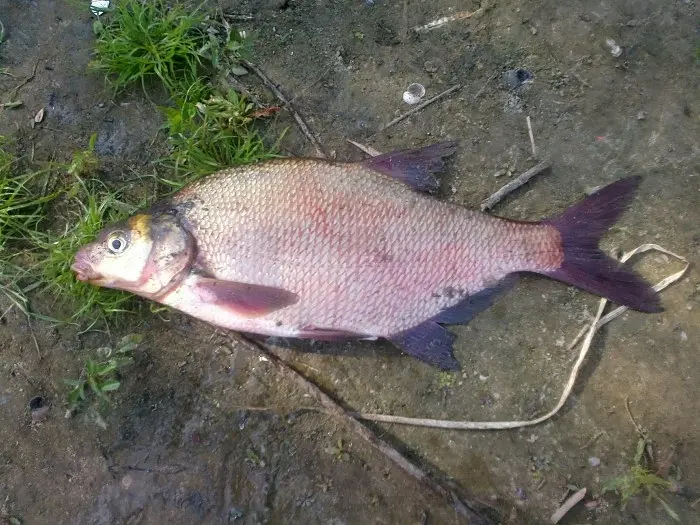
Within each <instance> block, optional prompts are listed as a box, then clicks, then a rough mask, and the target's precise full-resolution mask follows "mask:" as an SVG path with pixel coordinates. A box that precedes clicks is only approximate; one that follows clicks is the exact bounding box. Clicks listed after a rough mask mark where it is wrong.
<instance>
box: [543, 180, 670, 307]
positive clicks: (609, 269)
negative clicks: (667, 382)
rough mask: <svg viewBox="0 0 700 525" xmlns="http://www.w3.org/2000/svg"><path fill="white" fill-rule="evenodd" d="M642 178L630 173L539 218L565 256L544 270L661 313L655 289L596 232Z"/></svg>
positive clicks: (619, 210)
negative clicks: (558, 241)
mask: <svg viewBox="0 0 700 525" xmlns="http://www.w3.org/2000/svg"><path fill="white" fill-rule="evenodd" d="M640 182H641V177H638V176H636V177H629V178H625V179H621V180H618V181H617V182H613V183H612V184H610V185H608V186H606V187H604V188H602V189H600V190H598V191H597V192H595V193H593V194H591V195H589V196H588V197H587V198H585V199H584V200H583V201H581V202H580V203H578V204H575V205H574V206H572V207H570V208H569V209H568V210H566V211H564V212H563V213H562V214H561V215H559V216H557V217H554V218H551V219H549V220H546V221H544V223H545V224H549V225H551V226H554V227H555V228H556V229H557V231H558V232H559V235H560V236H561V243H562V250H563V252H564V260H563V262H562V264H561V266H560V267H559V268H558V269H556V270H553V271H547V272H541V273H543V274H544V275H546V276H548V277H551V278H553V279H557V280H559V281H563V282H565V283H568V284H571V285H573V286H576V287H578V288H581V289H583V290H586V291H588V292H591V293H593V294H596V295H599V296H602V297H605V298H606V299H609V300H611V301H613V302H615V303H618V304H621V305H625V306H628V307H629V308H632V309H633V310H638V311H640V312H650V313H651V312H662V311H663V307H662V306H661V300H660V297H659V294H658V293H657V292H656V291H655V290H654V289H653V288H652V287H651V286H650V285H649V284H648V283H647V282H646V281H644V280H643V279H642V278H641V277H640V276H639V275H637V274H636V273H634V272H632V271H631V270H627V269H625V268H624V267H622V265H621V264H620V263H619V262H618V261H616V260H615V259H613V258H611V257H608V256H607V255H606V254H605V253H604V252H603V251H602V250H601V249H600V248H599V247H598V243H599V242H600V239H601V237H602V236H603V235H604V234H605V232H606V231H607V230H608V228H610V226H612V225H613V224H614V223H615V222H616V221H617V220H618V218H619V217H620V215H621V214H622V213H623V212H624V211H625V209H626V207H627V205H628V204H629V202H630V201H631V200H632V198H633V197H634V193H635V191H636V190H637V187H638V186H639V183H640Z"/></svg>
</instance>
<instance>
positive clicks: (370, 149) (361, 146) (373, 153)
mask: <svg viewBox="0 0 700 525" xmlns="http://www.w3.org/2000/svg"><path fill="white" fill-rule="evenodd" d="M345 140H347V141H348V142H349V143H350V144H352V145H353V146H355V147H356V148H357V149H359V150H361V151H364V152H365V153H367V155H370V156H372V157H376V156H378V155H381V152H379V151H377V150H376V149H374V148H373V147H371V146H365V145H364V144H360V143H359V142H355V141H354V140H351V139H345Z"/></svg>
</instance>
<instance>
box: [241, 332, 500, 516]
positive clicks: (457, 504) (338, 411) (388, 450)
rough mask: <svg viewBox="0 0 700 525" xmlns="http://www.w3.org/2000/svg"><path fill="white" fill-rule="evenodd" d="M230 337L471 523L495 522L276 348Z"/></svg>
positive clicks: (478, 504)
mask: <svg viewBox="0 0 700 525" xmlns="http://www.w3.org/2000/svg"><path fill="white" fill-rule="evenodd" d="M228 337H229V340H231V341H233V342H235V343H239V344H243V345H245V346H247V347H248V348H250V349H251V350H254V351H256V352H258V353H261V354H263V355H264V356H265V357H267V358H268V359H269V360H270V362H271V363H272V364H273V365H275V367H276V368H277V370H278V371H279V372H281V373H282V375H284V376H285V377H287V378H288V379H291V380H292V381H294V382H295V383H296V384H298V385H299V386H301V387H302V388H303V389H304V390H305V391H306V392H307V393H308V394H309V395H310V396H311V397H312V398H314V399H315V400H316V401H317V402H318V403H319V404H320V405H321V406H322V407H323V408H324V410H325V411H326V412H327V413H328V414H330V415H333V416H335V417H337V418H339V419H340V420H342V421H343V422H345V423H346V424H347V425H348V426H350V427H351V428H352V429H353V431H355V433H357V434H358V435H359V436H361V437H362V438H363V439H365V440H366V441H367V442H368V443H369V444H370V445H372V446H373V447H374V448H376V449H377V450H378V451H379V452H381V453H382V454H383V455H384V456H386V457H387V458H389V459H390V460H391V461H393V462H394V463H395V464H396V465H397V466H398V467H400V468H401V469H402V470H403V471H405V472H406V473H408V474H410V475H411V476H412V477H414V478H415V479H416V480H418V481H419V482H420V483H422V484H423V485H425V486H426V487H428V488H429V489H430V490H431V491H432V492H434V493H436V494H437V495H439V496H442V497H443V498H445V499H447V501H448V502H449V503H450V505H452V506H453V507H454V509H455V511H457V512H459V513H460V514H462V515H463V516H465V517H467V518H468V519H469V521H470V523H472V524H473V525H495V524H494V522H493V521H492V520H491V519H489V518H487V517H486V516H484V515H483V514H482V511H483V510H485V509H487V508H490V507H489V506H488V505H487V504H485V503H483V502H480V501H478V500H475V499H473V498H470V497H466V496H464V495H463V494H457V491H456V488H455V487H453V486H449V485H447V484H446V483H443V482H441V481H440V480H437V479H435V478H433V477H431V476H430V475H429V474H428V473H427V472H425V471H424V470H423V469H421V468H420V467H418V466H417V465H415V464H414V463H412V462H411V461H409V460H408V459H406V458H405V457H404V456H403V455H401V454H400V453H399V452H398V451H397V450H396V449H394V447H392V446H391V445H389V444H388V443H387V442H385V441H383V440H381V439H380V438H379V437H377V435H376V434H375V433H374V432H372V430H371V429H370V428H369V427H367V426H366V425H365V424H364V423H362V422H360V421H358V420H357V419H355V418H354V417H352V416H351V415H350V414H348V412H346V411H345V409H343V407H341V406H340V405H339V404H338V403H337V402H335V401H334V400H333V399H332V398H331V397H330V396H329V395H328V394H326V393H325V392H323V390H321V389H320V388H319V387H318V386H316V385H315V384H314V383H312V382H311V381H309V380H308V379H306V377H304V376H303V375H302V374H300V373H299V372H297V371H296V370H295V369H294V368H292V367H291V366H290V365H288V364H287V363H286V362H285V361H284V360H283V359H282V358H280V357H279V356H278V355H277V353H275V351H274V350H273V349H271V348H268V347H266V346H265V345H262V344H260V343H257V342H255V341H251V340H249V339H247V338H244V337H243V336H240V335H238V334H236V333H233V332H231V333H229V334H228Z"/></svg>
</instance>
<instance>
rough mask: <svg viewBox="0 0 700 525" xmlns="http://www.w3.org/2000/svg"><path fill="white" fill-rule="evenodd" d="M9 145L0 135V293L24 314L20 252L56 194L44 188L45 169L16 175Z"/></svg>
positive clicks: (13, 158)
mask: <svg viewBox="0 0 700 525" xmlns="http://www.w3.org/2000/svg"><path fill="white" fill-rule="evenodd" d="M10 147H11V145H10V144H9V142H8V141H7V140H6V139H5V138H4V137H0V293H2V295H4V296H5V297H6V298H7V299H9V300H10V302H11V304H12V305H14V306H16V307H18V308H19V309H20V310H21V311H23V312H24V313H27V312H28V308H27V305H28V300H27V297H26V294H25V293H24V291H23V290H22V288H21V286H20V280H21V279H22V278H23V277H25V275H26V274H27V271H26V269H25V267H24V265H23V264H22V262H23V260H22V254H23V251H24V250H26V249H27V248H31V244H28V243H27V241H28V239H31V238H32V236H33V235H34V233H35V232H36V231H37V229H38V227H39V224H40V223H41V221H42V220H43V219H44V217H45V213H46V211H45V210H46V206H47V205H48V203H49V202H50V201H52V200H53V199H54V198H55V197H56V193H47V191H46V184H47V183H48V175H49V173H48V172H47V171H46V170H40V171H33V172H28V173H24V174H17V173H16V172H17V170H18V167H17V166H18V160H17V159H16V158H15V157H14V156H13V155H12V154H11V153H9V151H8V150H9V148H10Z"/></svg>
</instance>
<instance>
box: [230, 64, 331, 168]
mask: <svg viewBox="0 0 700 525" xmlns="http://www.w3.org/2000/svg"><path fill="white" fill-rule="evenodd" d="M243 65H245V67H247V68H248V69H250V70H251V71H252V72H253V73H255V74H256V75H257V76H258V78H259V79H260V80H262V81H263V83H264V84H265V85H266V86H267V87H268V89H269V90H270V91H272V92H273V93H274V95H275V96H276V97H277V98H278V99H279V100H280V102H282V104H284V107H285V108H287V111H289V112H290V113H291V114H292V115H293V116H294V120H296V122H297V124H298V125H299V128H300V129H301V132H302V133H303V134H304V135H306V138H307V139H309V142H311V144H313V146H314V148H315V149H316V154H317V155H318V156H319V157H321V158H324V159H326V158H328V155H326V153H325V152H324V151H323V147H322V146H321V143H320V142H319V140H318V139H317V138H316V135H314V134H313V133H312V132H311V129H309V126H308V124H307V123H306V121H305V120H304V119H303V118H302V117H301V115H300V114H299V113H298V112H297V111H296V110H295V109H294V106H292V103H291V102H290V101H289V99H288V98H287V97H286V95H285V94H284V93H282V91H281V90H280V89H279V87H278V86H277V84H275V83H274V82H273V81H272V80H270V78H269V77H268V76H267V75H266V74H265V73H264V72H263V71H262V70H261V69H260V68H259V67H258V66H256V65H255V64H253V63H252V62H250V61H248V60H244V61H243Z"/></svg>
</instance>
